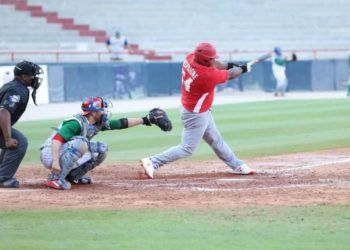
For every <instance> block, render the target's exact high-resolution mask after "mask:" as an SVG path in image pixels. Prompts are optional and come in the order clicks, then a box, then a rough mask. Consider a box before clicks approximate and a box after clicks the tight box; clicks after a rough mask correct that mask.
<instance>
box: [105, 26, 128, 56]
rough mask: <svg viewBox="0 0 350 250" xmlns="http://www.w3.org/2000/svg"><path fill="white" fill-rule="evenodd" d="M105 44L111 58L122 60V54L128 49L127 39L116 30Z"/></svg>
mask: <svg viewBox="0 0 350 250" xmlns="http://www.w3.org/2000/svg"><path fill="white" fill-rule="evenodd" d="M106 46H107V49H108V51H109V52H110V53H112V56H111V60H117V61H119V60H123V56H124V54H125V53H126V50H127V49H128V40H127V39H126V38H125V37H124V36H121V35H120V32H119V31H116V32H115V36H112V37H110V38H109V39H108V40H107V41H106Z"/></svg>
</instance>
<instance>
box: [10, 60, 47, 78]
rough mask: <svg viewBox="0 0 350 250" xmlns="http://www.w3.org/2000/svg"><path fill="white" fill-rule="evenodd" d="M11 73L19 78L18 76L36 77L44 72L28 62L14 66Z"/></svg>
mask: <svg viewBox="0 0 350 250" xmlns="http://www.w3.org/2000/svg"><path fill="white" fill-rule="evenodd" d="M13 73H14V75H15V76H20V75H30V76H37V75H39V74H43V73H44V71H43V70H42V68H41V67H40V66H39V65H37V64H35V63H32V62H29V61H21V62H19V63H17V64H16V66H15V68H14V70H13Z"/></svg>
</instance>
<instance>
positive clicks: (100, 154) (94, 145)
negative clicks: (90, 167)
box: [90, 141, 108, 166]
mask: <svg viewBox="0 0 350 250" xmlns="http://www.w3.org/2000/svg"><path fill="white" fill-rule="evenodd" d="M90 151H91V158H92V161H93V162H94V165H95V166H98V165H100V164H101V163H102V162H103V161H104V160H105V159H106V157H107V152H108V146H107V144H106V143H104V142H99V141H98V142H90Z"/></svg>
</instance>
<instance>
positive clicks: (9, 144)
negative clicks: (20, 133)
mask: <svg viewBox="0 0 350 250" xmlns="http://www.w3.org/2000/svg"><path fill="white" fill-rule="evenodd" d="M17 145H18V141H17V140H16V139H13V138H10V139H8V140H6V142H5V146H6V148H8V149H14V148H16V147H17Z"/></svg>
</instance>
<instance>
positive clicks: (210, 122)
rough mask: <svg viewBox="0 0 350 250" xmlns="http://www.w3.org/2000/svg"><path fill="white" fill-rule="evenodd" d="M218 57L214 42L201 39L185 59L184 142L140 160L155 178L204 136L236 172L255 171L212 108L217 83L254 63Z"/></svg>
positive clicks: (247, 68)
mask: <svg viewBox="0 0 350 250" xmlns="http://www.w3.org/2000/svg"><path fill="white" fill-rule="evenodd" d="M216 58H218V56H217V54H216V49H215V48H214V46H213V45H211V44H210V43H200V44H198V45H197V47H196V48H195V51H194V52H193V53H191V54H189V55H187V57H186V59H185V60H184V62H183V66H182V87H181V102H182V109H181V120H182V123H183V126H184V129H183V133H182V142H181V144H180V145H178V146H175V147H172V148H170V149H168V150H166V151H165V152H163V153H160V154H158V155H154V156H151V157H147V158H144V159H142V160H141V166H142V167H143V168H144V169H145V171H146V174H147V175H148V176H149V177H150V178H153V174H154V170H155V169H158V168H159V167H161V166H163V165H164V164H167V163H169V162H173V161H176V160H178V159H181V158H184V157H187V156H190V155H192V153H193V152H194V151H195V149H196V148H197V146H198V144H199V142H200V141H201V139H202V138H203V139H204V141H205V142H206V143H208V144H209V146H210V147H211V148H212V149H213V150H214V152H215V153H216V155H217V156H218V157H219V158H220V159H221V160H223V161H224V162H225V163H226V164H227V165H228V166H229V167H230V168H231V169H232V171H233V173H235V174H243V175H248V174H254V173H255V171H254V170H252V169H250V168H249V167H248V166H247V165H246V164H245V163H244V162H243V161H242V160H240V159H238V158H237V157H236V155H235V154H234V153H233V152H232V150H231V149H230V147H229V146H228V145H227V144H226V142H225V141H224V140H223V138H222V137H221V134H220V132H219V130H218V129H217V127H216V124H215V121H214V119H213V116H212V114H211V110H210V108H211V106H212V103H213V99H214V91H215V87H216V85H217V84H220V83H224V82H226V81H227V80H229V79H234V78H236V77H237V76H240V75H241V74H242V73H245V72H249V71H250V70H251V65H250V64H243V65H241V66H239V65H237V64H234V63H226V62H222V61H218V60H216Z"/></svg>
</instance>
